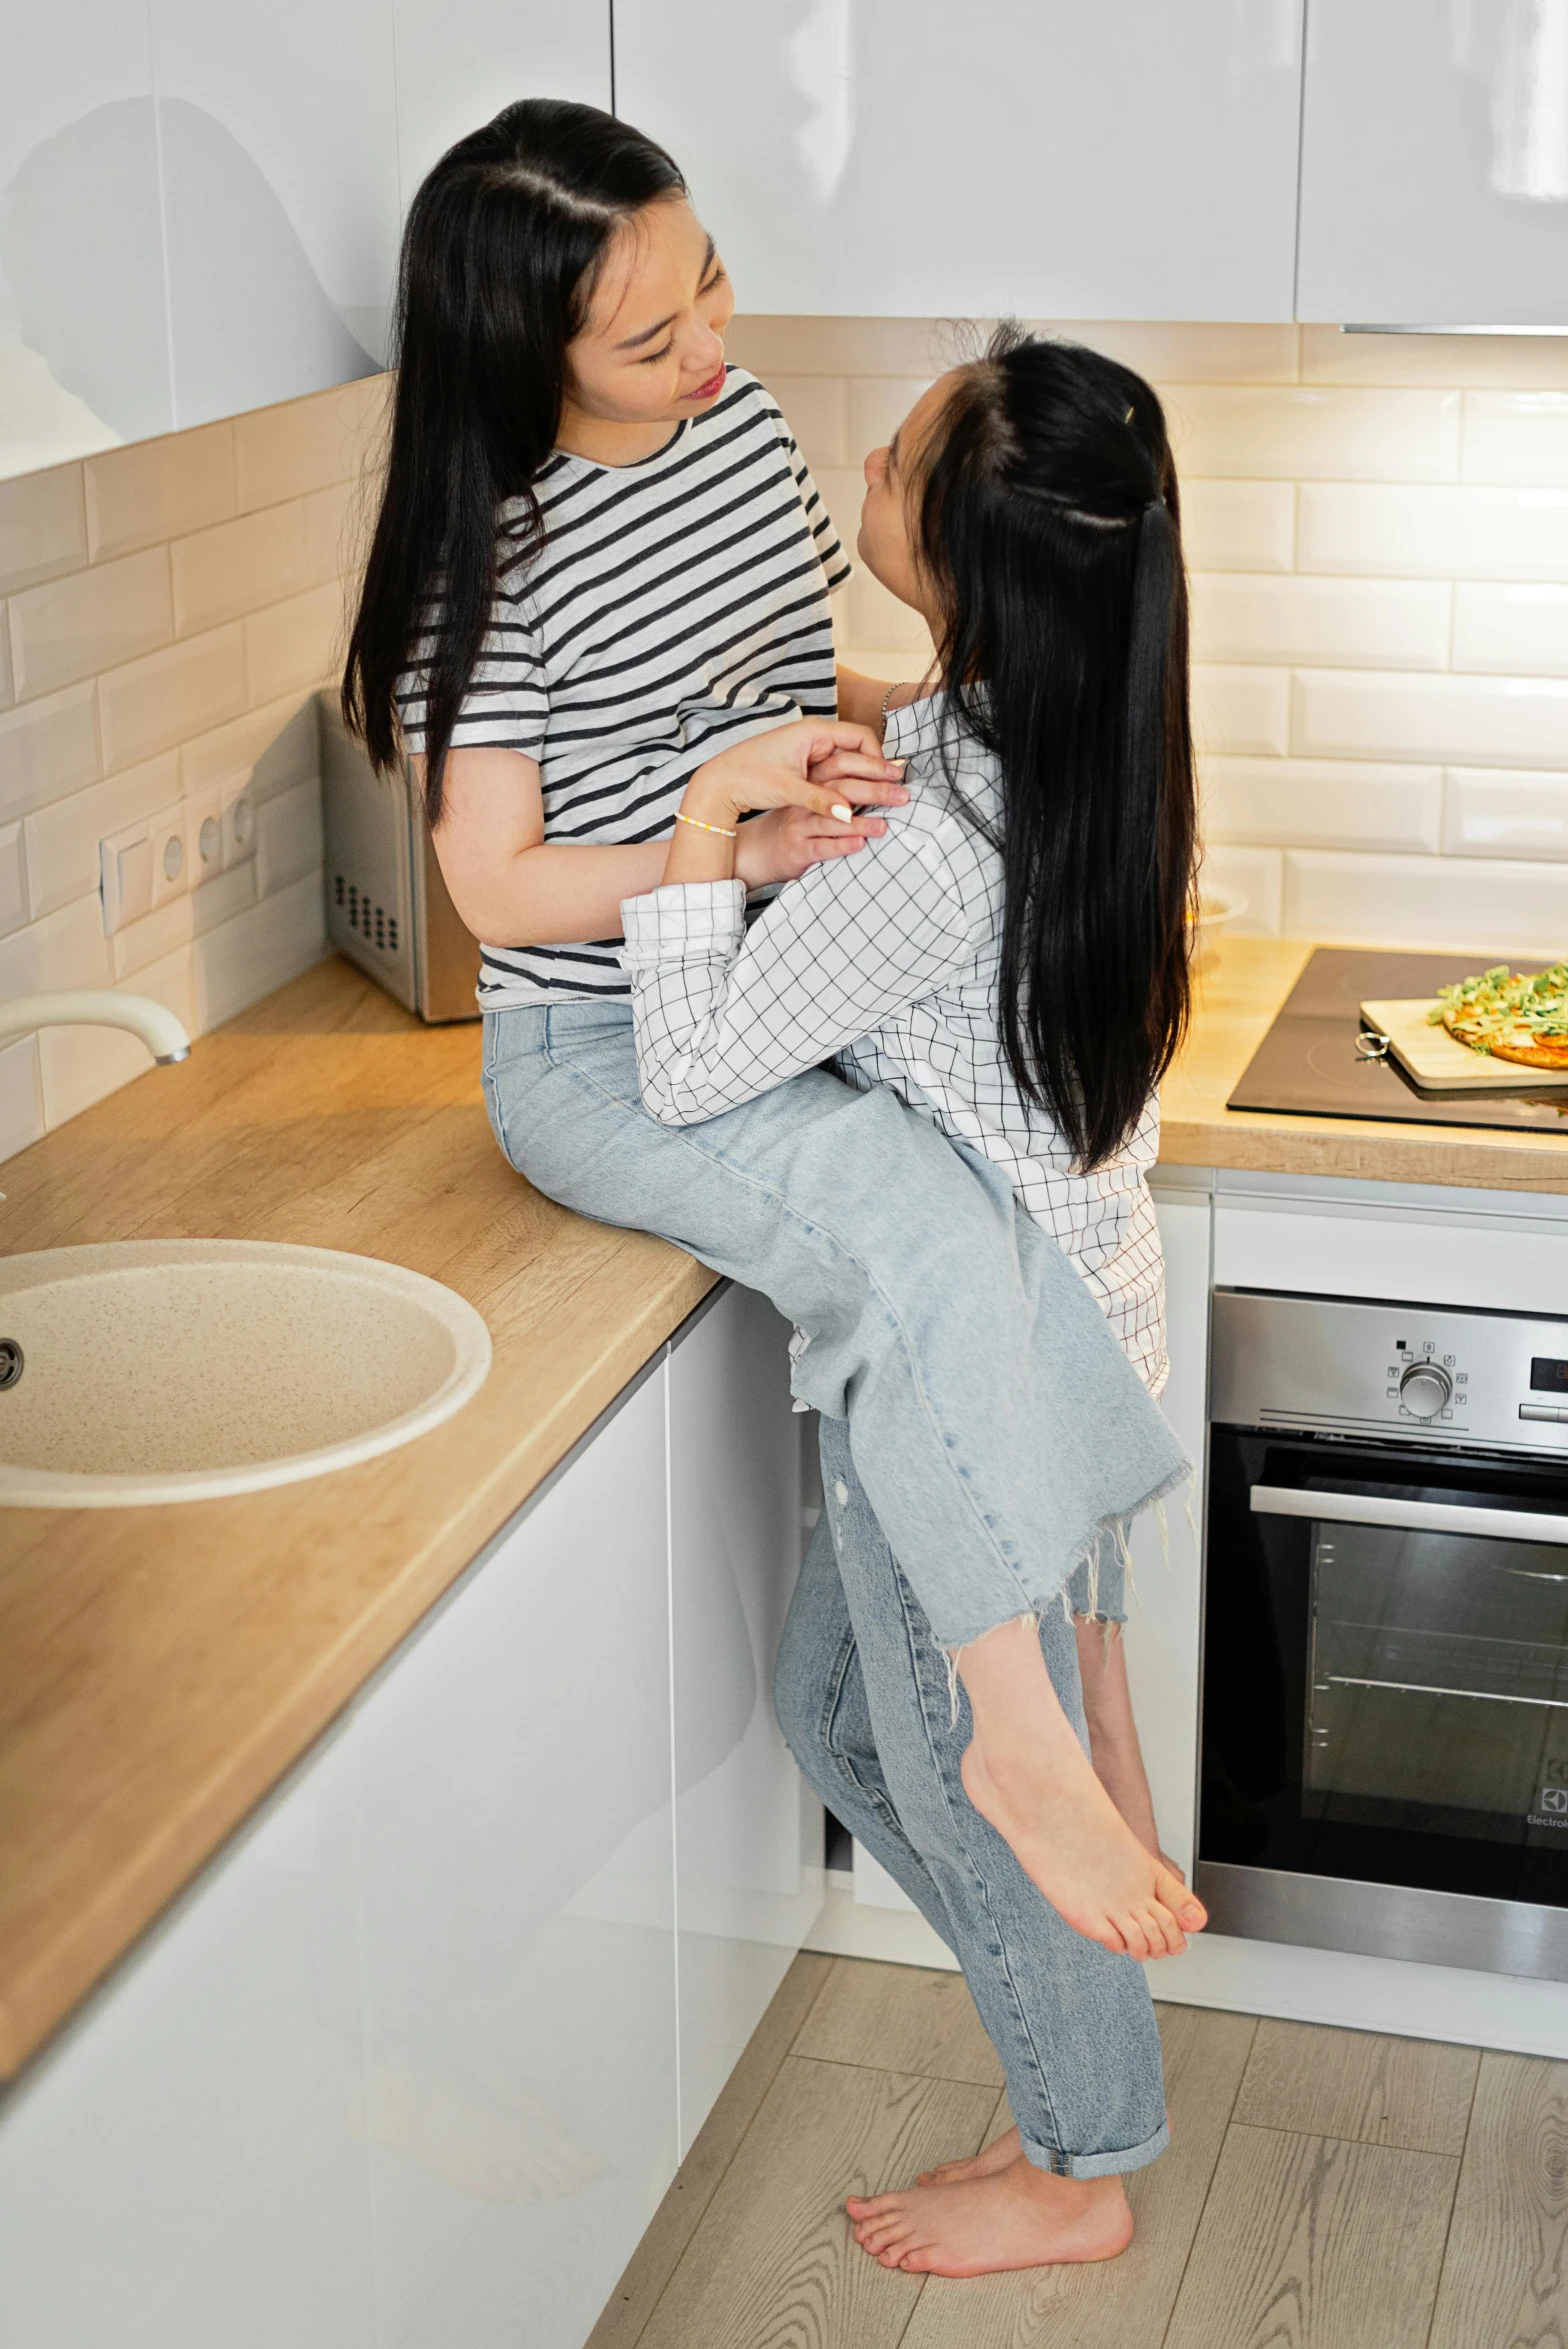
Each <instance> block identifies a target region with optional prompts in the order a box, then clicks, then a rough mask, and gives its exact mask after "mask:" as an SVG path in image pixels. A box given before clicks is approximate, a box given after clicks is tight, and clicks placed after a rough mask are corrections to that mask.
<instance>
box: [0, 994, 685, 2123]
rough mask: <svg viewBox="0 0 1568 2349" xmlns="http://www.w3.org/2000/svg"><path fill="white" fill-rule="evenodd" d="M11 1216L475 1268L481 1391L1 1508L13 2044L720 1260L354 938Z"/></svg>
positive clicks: (69, 1990)
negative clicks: (497, 1121) (541, 1163)
mask: <svg viewBox="0 0 1568 2349" xmlns="http://www.w3.org/2000/svg"><path fill="white" fill-rule="evenodd" d="M0 1190H3V1191H4V1192H5V1194H6V1197H5V1200H4V1203H3V1204H0V1248H3V1249H4V1250H5V1251H6V1252H7V1253H12V1252H17V1251H21V1250H24V1249H29V1248H53V1247H66V1246H69V1245H72V1244H73V1243H76V1242H80V1241H89V1240H126V1239H136V1238H185V1237H191V1238H198V1237H206V1238H231V1237H233V1238H242V1239H256V1240H294V1241H300V1242H304V1243H306V1244H309V1245H312V1246H316V1247H324V1248H346V1249H352V1250H354V1251H355V1252H357V1253H358V1254H361V1255H365V1256H384V1257H389V1258H393V1259H395V1260H396V1261H397V1262H398V1263H400V1264H407V1265H411V1266H412V1267H413V1268H414V1270H415V1271H417V1272H425V1273H429V1274H431V1275H432V1276H433V1277H434V1278H435V1279H437V1280H441V1281H445V1282H446V1283H447V1284H448V1285H449V1286H450V1287H451V1288H453V1289H455V1290H456V1291H457V1292H458V1294H459V1295H460V1296H464V1297H466V1298H468V1299H469V1301H470V1303H472V1304H473V1305H475V1306H477V1307H478V1309H479V1311H480V1312H481V1313H482V1314H483V1315H484V1317H485V1320H486V1321H487V1322H488V1323H489V1325H490V1332H491V1336H492V1338H493V1340H494V1343H495V1360H494V1365H493V1367H492V1369H491V1372H490V1376H489V1378H488V1379H487V1380H486V1382H485V1384H484V1386H483V1387H482V1388H481V1389H480V1391H479V1393H478V1395H477V1396H476V1397H475V1398H474V1400H473V1401H472V1402H471V1403H470V1404H469V1405H468V1406H467V1407H466V1409H464V1410H463V1411H460V1412H459V1413H458V1415H457V1416H456V1418H454V1419H451V1420H449V1421H448V1422H447V1423H446V1425H445V1426H444V1427H440V1428H437V1429H435V1430H434V1431H433V1432H432V1433H431V1434H429V1435H427V1436H423V1437H421V1438H420V1439H419V1440H418V1441H417V1442H416V1443H413V1444H410V1445H407V1446H406V1447H405V1448H404V1449H403V1450H402V1451H398V1452H391V1453H387V1454H385V1455H384V1456H383V1457H381V1458H380V1459H376V1460H369V1461H366V1462H365V1463H364V1464H363V1465H362V1466H360V1467H357V1468H348V1469H343V1470H340V1471H339V1472H338V1473H336V1474H335V1475H332V1476H326V1477H318V1478H316V1479H314V1480H313V1481H311V1482H308V1483H304V1484H291V1485H284V1486H281V1487H279V1488H277V1489H275V1490H273V1491H270V1492H262V1493H251V1494H246V1495H244V1496H242V1497H240V1498H237V1499H229V1500H220V1501H197V1502H188V1503H184V1504H182V1505H180V1506H177V1507H165V1508H152V1509H123V1510H121V1509H108V1510H85V1509H84V1510H63V1509H47V1510H46V1509H5V1510H0V2076H4V2075H7V2074H9V2073H11V2072H13V2071H15V2069H16V2068H17V2066H18V2065H20V2064H21V2063H22V2062H23V2061H24V2060H25V2059H26V2058H27V2057H28V2056H29V2055H30V2054H31V2053H32V2052H33V2050H34V2049H35V2048H36V2047H38V2045H39V2044H40V2043H41V2042H42V2041H43V2040H44V2039H45V2038H46V2037H47V2036H48V2034H49V2033H50V2031H52V2030H53V2028H54V2027H55V2026H56V2025H57V2024H58V2023H59V2022H60V2021H61V2020H62V2019H63V2017H64V2016H65V2015H67V2014H68V2013H69V2012H70V2010H71V2008H72V2007H73V2006H74V2005H75V2004H76V2003H77V2001H78V2000H79V1999H80V1998H81V1996H82V1994H83V1993H84V1992H85V1991H86V1990H87V1989H88V1988H89V1987H90V1986H91V1984H92V1983H93V1982H94V1981H95V1980H97V1979H98V1977H99V1976H100V1975H101V1974H103V1973H104V1972H105V1971H106V1970H107V1968H108V1967H109V1966H110V1965H112V1964H113V1963H114V1961H115V1960H116V1959H117V1958H118V1957H120V1956H121V1955H122V1954H123V1952H124V1951H125V1950H126V1949H127V1948H128V1947H129V1946H130V1944H131V1943H132V1941H134V1939H135V1938H136V1936H137V1934H138V1933H140V1931H141V1930H142V1928H143V1927H144V1926H145V1925H147V1924H148V1923H149V1922H150V1920H151V1919H152V1918H153V1917H155V1916H156V1915H157V1913H158V1911H159V1910H160V1909H161V1908H162V1907H163V1906H164V1905H165V1904H166V1903H167V1902H168V1901H169V1900H170V1899H171V1898H172V1897H173V1895H174V1894H175V1893H177V1892H178V1891H179V1890H180V1888H181V1887H182V1885H184V1884H186V1883H187V1882H188V1881H189V1880H190V1878H191V1877H192V1876H193V1875H194V1874H195V1872H196V1871H197V1869H198V1868H199V1867H200V1866H201V1865H202V1863H203V1862H204V1861H205V1860H207V1859H208V1858H210V1857H211V1855H212V1853H213V1852H214V1851H215V1850H216V1849H217V1848H218V1846H219V1845H220V1844H221V1843H222V1841H223V1839H224V1838H225V1836H227V1835H228V1834H229V1832H230V1831H231V1830H232V1829H233V1828H234V1827H235V1826H236V1825H238V1823H239V1822H240V1821H241V1820H242V1819H243V1818H244V1817H245V1815H246V1813H247V1812H248V1811H249V1810H251V1809H252V1808H253V1806H254V1805H255V1804H256V1803H257V1802H258V1801H259V1800H260V1799H261V1797H262V1796H263V1795H264V1794H265V1793H266V1792H267V1791H268V1789H269V1788H270V1787H272V1786H274V1785H275V1784H276V1783H277V1781H278V1779H279V1778H280V1777H281V1776H282V1775H283V1773H284V1772H285V1771H286V1770H287V1769H288V1768H289V1766H290V1764H291V1763H293V1762H294V1761H295V1760H296V1759H297V1758H298V1757H299V1755H300V1754H302V1753H303V1752H304V1751H305V1749H306V1747H307V1746H309V1744H310V1743H311V1741H312V1739H313V1738H315V1737H316V1736H317V1735H318V1733H319V1732H320V1731H321V1730H322V1729H323V1728H324V1727H325V1726H326V1724H327V1723H328V1722H329V1721H330V1720H331V1719H332V1717H333V1715H334V1714H335V1713H337V1712H338V1711H340V1710H341V1708H342V1707H343V1705H344V1704H345V1703H347V1701H348V1700H349V1698H350V1697H352V1696H353V1695H354V1693H355V1691H356V1690H357V1689H359V1688H360V1687H362V1686H363V1684H364V1682H365V1681H366V1680H367V1679H368V1678H369V1676H370V1674H371V1673H372V1672H373V1671H374V1670H375V1669H376V1667H377V1665H378V1664H380V1663H381V1662H382V1661H383V1660H384V1659H385V1658H386V1657H387V1656H388V1655H389V1654H390V1653H391V1651H392V1650H393V1648H395V1647H396V1645H397V1643H398V1641H399V1640H400V1639H401V1638H402V1637H403V1635H404V1634H405V1633H406V1632H407V1631H408V1630H409V1629H410V1627H411V1626H412V1625H413V1624H415V1623H416V1622H417V1621H418V1620H419V1618H420V1616H421V1615H423V1614H424V1613H425V1612H426V1610H427V1609H428V1608H429V1607H430V1606H431V1605H432V1604H433V1603H434V1601H435V1600H436V1599H437V1598H439V1596H440V1595H441V1593H442V1591H443V1590H445V1589H446V1588H447V1586H448V1585H449V1584H450V1583H451V1582H452V1581H453V1580H454V1579H455V1578H456V1576H457V1575H458V1574H459V1573H460V1572H461V1571H462V1569H463V1567H464V1566H466V1565H467V1563H468V1561H469V1560H470V1559H471V1558H472V1557H473V1556H474V1555H475V1553H476V1552H477V1551H478V1550H480V1549H481V1548H482V1547H483V1545H484V1544H485V1542H486V1541H487V1540H488V1539H489V1538H490V1536H491V1535H492V1534H493V1533H494V1532H495V1531H496V1530H497V1528H498V1527H500V1526H501V1525H503V1524H504V1523H505V1522H506V1520H507V1518H508V1517H509V1516H510V1515H511V1514H512V1512H513V1510H514V1509H516V1508H517V1506H518V1505H519V1503H520V1502H521V1501H523V1500H524V1499H525V1498H526V1497H527V1495H528V1494H529V1493H530V1492H531V1491H533V1489H534V1488H535V1487H536V1486H537V1485H538V1484H539V1483H540V1482H541V1481H542V1480H543V1478H544V1477H546V1476H547V1475H548V1474H549V1472H550V1470H551V1469H552V1468H553V1467H554V1466H555V1465H556V1463H557V1462H558V1461H559V1460H561V1459H562V1458H563V1457H564V1456H565V1454H566V1453H567V1452H568V1451H570V1449H571V1447H572V1445H573V1444H574V1443H575V1442H576V1441H577V1438H578V1437H579V1436H580V1435H581V1434H582V1433H583V1431H584V1430H585V1429H586V1428H588V1427H590V1426H591V1425H592V1423H593V1421H594V1420H595V1419H596V1418H597V1417H598V1415H599V1413H600V1412H601V1411H602V1410H603V1409H604V1408H605V1406H606V1405H607V1404H608V1403H610V1402H611V1401H613V1399H614V1397H615V1396H616V1395H617V1394H618V1393H619V1392H620V1390H621V1389H622V1387H624V1386H625V1385H626V1383H627V1381H628V1380H629V1379H631V1378H632V1377H634V1376H635V1374H636V1373H637V1371H638V1370H639V1369H640V1368H641V1366H642V1365H643V1363H645V1362H646V1361H647V1360H648V1359H649V1358H650V1356H652V1355H653V1354H654V1353H656V1352H657V1350H658V1348H659V1346H660V1345H661V1344H662V1343H663V1342H664V1340H665V1339H666V1338H667V1337H668V1336H669V1335H670V1333H671V1332H672V1331H673V1330H674V1329H676V1328H677V1327H678V1326H679V1324H680V1323H681V1322H682V1321H684V1319H685V1318H686V1316H687V1314H688V1313H690V1312H691V1311H692V1310H693V1308H694V1307H695V1306H696V1305H698V1304H699V1303H700V1302H701V1300H702V1298H703V1297H704V1296H705V1295H706V1294H707V1292H708V1290H709V1289H710V1288H711V1287H712V1286H713V1276H712V1274H711V1273H709V1272H707V1271H705V1270H704V1269H703V1268H702V1267H701V1266H700V1265H697V1264H695V1263H694V1262H693V1261H692V1259H691V1258H690V1257H689V1256H686V1255H684V1254H683V1253H682V1252H681V1251H680V1250H678V1249H676V1248H672V1247H669V1246H668V1245H667V1244H666V1243H665V1242H664V1241H662V1240H654V1239H649V1238H646V1237H644V1236H643V1235H642V1234H640V1233H635V1232H616V1231H609V1230H606V1229H605V1228H604V1227H603V1226H602V1225H597V1224H589V1223H584V1222H582V1221H580V1220H579V1219H578V1218H577V1217H576V1216H573V1215H569V1214H568V1213H566V1211H565V1210H564V1209H562V1208H559V1207H555V1206H553V1205H552V1204H551V1203H550V1202H549V1201H548V1200H545V1199H542V1198H540V1197H539V1195H538V1194H537V1193H536V1192H534V1191H532V1190H530V1189H529V1187H528V1185H527V1184H526V1183H524V1182H521V1181H520V1180H519V1179H518V1177H517V1176H516V1175H514V1174H513V1173H512V1172H511V1170H510V1169H509V1168H508V1166H507V1165H506V1163H505V1161H504V1160H503V1158H502V1157H501V1154H500V1152H499V1151H498V1150H497V1149H496V1146H495V1143H494V1141H493V1140H492V1138H491V1134H490V1128H489V1125H488V1123H487V1121H486V1118H485V1113H484V1107H483V1104H482V1102H481V1099H480V1091H479V1030H478V1028H477V1026H473V1025H464V1026H460V1027H452V1028H424V1027H421V1026H420V1025H419V1023H418V1022H417V1021H415V1020H412V1019H410V1018H408V1017H407V1015H406V1014H405V1013H403V1012H402V1011H400V1010H399V1008H398V1006H397V1005H396V1004H395V1003H393V1002H392V1001H391V1000H390V998H389V997H387V996H385V995H383V994H382V993H381V991H380V990H379V988H376V987H374V986H372V985H371V984H370V982H369V981H368V980H366V979H364V978H362V977H361V976H360V975H359V973H358V972H356V971H354V970H352V969H351V968H350V967H349V966H348V965H347V964H346V963H343V962H339V961H336V960H334V961H330V962H326V963H322V964H321V965H319V966H318V968H317V969H316V970H314V971H312V972H310V973H308V974H307V976H306V977H304V978H303V979H299V980H297V981H296V982H295V983H294V984H293V985H292V986H289V987H286V988H284V989H283V990H282V992H281V993H280V994H278V995H275V996H273V997H272V998H271V999H270V1000H269V1001H267V1002H266V1003H264V1004H261V1005H259V1006H258V1007H257V1008H256V1009H255V1010H254V1011H251V1012H249V1013H247V1014H246V1015H245V1016H244V1017H243V1018H241V1019H238V1020H236V1021H234V1022H233V1024H232V1025H230V1026H229V1027H226V1028H223V1029H221V1030H219V1031H218V1032H217V1033H216V1034H214V1035H212V1036H208V1037H205V1038H204V1039H203V1040H202V1041H201V1042H199V1043H198V1044H197V1045H196V1047H195V1049H194V1050H193V1052H192V1054H191V1058H190V1060H189V1062H188V1063H186V1064H185V1065H184V1066H183V1067H180V1068H169V1069H154V1070H150V1071H149V1073H148V1074H147V1075H146V1076H145V1077H142V1078H139V1079H138V1080H137V1082H136V1083H134V1084H132V1085H129V1086H127V1087H126V1088H125V1089H124V1090H123V1091H121V1092H119V1093H116V1094H114V1095H112V1096H111V1097H110V1099H109V1100H107V1101H104V1102H101V1103H99V1105H98V1106H97V1108H95V1109H91V1110H88V1111H87V1112H86V1113H85V1114H84V1115H83V1116H81V1117H77V1118H74V1119H72V1121H71V1122H70V1124H69V1125H66V1126H63V1127H62V1128H61V1129H60V1131H59V1132H58V1133H55V1134H51V1135H50V1136H49V1137H48V1138H47V1139H46V1140H45V1141H42V1142H39V1143H37V1144H35V1146H34V1147H33V1148H32V1149H30V1150H26V1151H23V1152H22V1153H21V1155H20V1156H18V1157H16V1158H13V1159H10V1160H8V1161H7V1163H6V1164H5V1166H4V1167H3V1168H0Z"/></svg>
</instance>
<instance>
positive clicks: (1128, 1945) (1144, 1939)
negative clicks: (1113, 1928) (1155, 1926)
mask: <svg viewBox="0 0 1568 2349" xmlns="http://www.w3.org/2000/svg"><path fill="white" fill-rule="evenodd" d="M1116 1922H1117V1925H1118V1926H1119V1927H1120V1929H1121V1937H1122V1947H1123V1948H1124V1949H1125V1950H1126V1952H1127V1955H1128V1956H1129V1957H1132V1958H1146V1957H1147V1956H1148V1955H1149V1936H1148V1934H1147V1933H1146V1932H1145V1931H1144V1929H1143V1921H1142V1919H1141V1918H1140V1917H1139V1916H1138V1915H1137V1913H1136V1912H1132V1913H1130V1914H1128V1915H1127V1916H1125V1917H1118V1918H1117V1920H1116Z"/></svg>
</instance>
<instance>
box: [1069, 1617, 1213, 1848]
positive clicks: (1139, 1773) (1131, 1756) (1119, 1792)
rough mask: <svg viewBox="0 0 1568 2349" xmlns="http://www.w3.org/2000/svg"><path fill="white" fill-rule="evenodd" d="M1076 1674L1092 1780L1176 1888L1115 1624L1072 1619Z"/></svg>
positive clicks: (1118, 1629) (1117, 1627)
mask: <svg viewBox="0 0 1568 2349" xmlns="http://www.w3.org/2000/svg"><path fill="white" fill-rule="evenodd" d="M1073 1629H1074V1631H1075V1632H1076V1634H1077V1639H1078V1673H1079V1678H1080V1680H1081V1681H1082V1683H1083V1710H1084V1719H1085V1721H1086V1723H1087V1725H1088V1730H1089V1758H1090V1760H1091V1761H1092V1762H1093V1764H1094V1774H1095V1776H1096V1778H1098V1780H1099V1781H1100V1784H1101V1785H1102V1786H1103V1787H1104V1789H1105V1791H1106V1793H1107V1794H1108V1795H1109V1796H1110V1798H1111V1800H1112V1802H1113V1803H1114V1804H1115V1805H1116V1808H1117V1809H1118V1810H1119V1811H1120V1812H1121V1815H1122V1817H1123V1818H1124V1819H1125V1820H1126V1822H1127V1824H1128V1826H1129V1827H1130V1828H1131V1829H1132V1831H1133V1833H1134V1835H1136V1837H1137V1838H1138V1841H1139V1842H1140V1843H1141V1844H1142V1845H1143V1848H1144V1850H1145V1851H1146V1852H1149V1853H1150V1854H1151V1855H1152V1856H1153V1857H1154V1858H1155V1859H1156V1860H1158V1861H1159V1863H1160V1866H1161V1867H1162V1868H1164V1869H1166V1870H1167V1871H1168V1872H1169V1873H1170V1874H1171V1875H1172V1876H1174V1877H1175V1879H1176V1881H1177V1883H1178V1884H1185V1883H1186V1881H1187V1879H1186V1877H1185V1876H1184V1875H1183V1873H1182V1871H1181V1869H1180V1868H1178V1867H1177V1865H1176V1862H1175V1861H1174V1860H1173V1859H1171V1858H1170V1856H1169V1855H1168V1854H1167V1853H1166V1852H1164V1851H1162V1850H1161V1849H1160V1833H1159V1829H1158V1828H1157V1827H1156V1826H1155V1823H1154V1797H1153V1795H1152V1794H1151V1793H1150V1792H1149V1779H1148V1773H1147V1771H1146V1770H1145V1769H1144V1766H1143V1749H1142V1747H1141V1746H1140V1745H1139V1743H1138V1724H1137V1722H1136V1721H1135V1720H1134V1718H1133V1710H1132V1691H1131V1689H1130V1688H1129V1687H1128V1685H1127V1650H1126V1647H1125V1646H1124V1644H1123V1641H1122V1627H1121V1625H1120V1624H1119V1623H1102V1622H1101V1621H1099V1620H1098V1619H1097V1618H1096V1617H1094V1616H1090V1615H1075V1616H1074V1618H1073Z"/></svg>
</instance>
